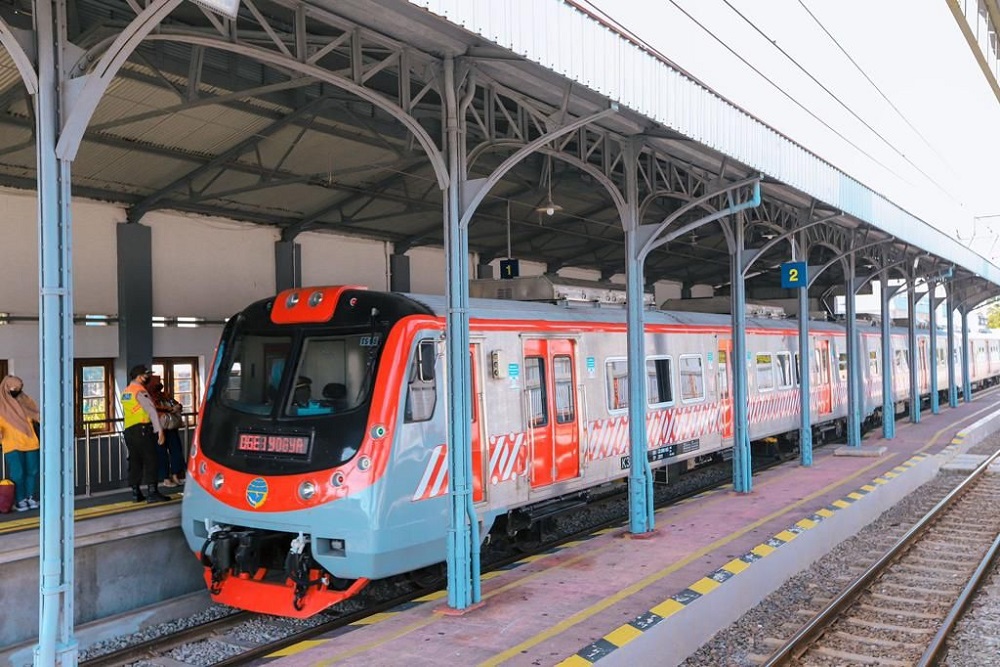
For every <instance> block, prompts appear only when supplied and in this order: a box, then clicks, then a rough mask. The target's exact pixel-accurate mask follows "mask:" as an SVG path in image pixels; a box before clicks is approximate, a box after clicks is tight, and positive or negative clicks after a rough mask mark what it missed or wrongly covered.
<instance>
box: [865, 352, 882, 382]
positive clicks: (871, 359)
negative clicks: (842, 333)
mask: <svg viewBox="0 0 1000 667" xmlns="http://www.w3.org/2000/svg"><path fill="white" fill-rule="evenodd" d="M880 373H881V371H880V370H879V367H878V353H877V352H876V351H875V350H870V351H869V352H868V374H869V375H872V376H875V375H879V374H880Z"/></svg>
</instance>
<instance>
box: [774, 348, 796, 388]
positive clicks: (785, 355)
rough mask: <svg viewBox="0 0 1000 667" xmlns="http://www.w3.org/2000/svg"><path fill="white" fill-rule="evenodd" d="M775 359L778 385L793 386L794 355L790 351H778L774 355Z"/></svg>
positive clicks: (783, 386) (782, 386) (781, 386)
mask: <svg viewBox="0 0 1000 667" xmlns="http://www.w3.org/2000/svg"><path fill="white" fill-rule="evenodd" d="M774 361H775V362H776V365H775V370H776V371H777V373H778V387H780V388H781V389H788V388H789V387H791V386H792V355H791V354H790V353H789V352H778V353H777V354H775V355H774Z"/></svg>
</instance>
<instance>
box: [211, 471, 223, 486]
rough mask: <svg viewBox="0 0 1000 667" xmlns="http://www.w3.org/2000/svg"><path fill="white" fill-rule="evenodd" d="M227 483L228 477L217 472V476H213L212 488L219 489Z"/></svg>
mask: <svg viewBox="0 0 1000 667" xmlns="http://www.w3.org/2000/svg"><path fill="white" fill-rule="evenodd" d="M225 483H226V478H225V477H224V476H223V475H222V473H221V472H217V473H215V477H213V478H212V488H213V489H215V490H216V491H218V490H219V489H221V488H222V485H223V484H225Z"/></svg>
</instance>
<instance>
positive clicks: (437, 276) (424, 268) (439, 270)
mask: <svg viewBox="0 0 1000 667" xmlns="http://www.w3.org/2000/svg"><path fill="white" fill-rule="evenodd" d="M406 254H407V255H409V257H410V291H412V292H414V293H416V294H444V288H445V284H446V281H445V268H446V264H447V262H446V260H445V256H444V249H443V248H414V249H413V250H411V251H410V252H408V253H406ZM469 275H470V276H472V277H475V275H476V270H475V267H472V268H470V273H469Z"/></svg>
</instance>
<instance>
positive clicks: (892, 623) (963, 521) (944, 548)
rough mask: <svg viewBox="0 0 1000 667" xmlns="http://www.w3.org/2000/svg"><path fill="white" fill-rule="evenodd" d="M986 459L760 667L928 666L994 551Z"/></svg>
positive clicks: (997, 489) (997, 520)
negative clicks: (834, 666)
mask: <svg viewBox="0 0 1000 667" xmlns="http://www.w3.org/2000/svg"><path fill="white" fill-rule="evenodd" d="M998 457H1000V452H997V453H995V454H994V455H993V456H991V457H989V458H988V459H987V460H986V461H985V462H984V463H983V464H982V465H981V466H979V467H978V468H977V469H976V470H975V471H973V472H972V473H971V474H970V475H969V476H968V477H967V478H966V479H965V480H964V481H963V482H962V483H961V484H959V485H958V486H957V487H956V488H955V490H954V491H952V492H951V493H950V494H948V496H946V497H945V498H944V499H942V500H941V501H940V502H939V503H938V504H937V505H936V506H935V507H934V508H933V509H931V511H930V512H928V513H927V514H926V515H925V516H924V517H923V518H922V519H921V520H920V521H918V522H917V523H916V524H915V525H914V526H913V527H912V528H911V529H910V530H909V531H907V532H906V533H905V534H904V535H903V536H902V537H901V538H900V539H899V540H898V541H897V542H896V543H895V544H894V545H893V546H892V547H891V548H890V549H889V550H888V551H887V552H886V553H885V554H884V555H882V556H881V557H880V558H879V559H878V560H877V561H876V562H875V564H874V565H872V566H871V567H869V568H868V569H867V570H865V571H864V572H863V573H862V574H861V575H860V576H858V577H857V578H856V579H855V580H854V581H853V582H851V583H850V585H848V586H847V588H845V589H844V591H843V592H842V593H841V594H839V595H837V596H836V597H835V598H834V599H833V600H831V601H830V602H829V603H828V604H827V605H826V607H824V608H823V609H822V611H820V612H819V613H818V614H816V615H815V616H814V617H813V618H812V619H810V620H809V621H808V622H807V623H806V624H805V625H804V626H802V627H801V628H800V629H799V630H798V631H797V632H796V633H795V634H794V635H793V636H792V637H791V638H790V639H789V640H787V641H786V642H785V643H784V644H783V645H781V647H780V648H779V649H777V651H775V652H774V653H773V654H772V655H771V656H770V657H769V658H768V659H767V660H766V662H765V663H764V664H765V667H777V666H778V665H810V666H826V665H831V666H832V665H837V666H838V667H841V666H844V665H886V666H891V667H903V666H904V665H930V664H934V660H935V658H936V656H938V654H939V653H940V652H941V651H942V649H943V647H944V644H945V640H946V638H947V636H948V634H949V632H950V631H951V629H952V627H953V626H954V624H955V623H956V622H957V620H958V618H959V617H960V616H961V614H962V611H963V610H964V609H965V607H966V605H967V604H968V603H969V601H970V599H971V598H972V597H973V595H974V593H975V590H976V588H977V587H978V585H979V583H980V581H981V580H982V579H983V578H984V577H985V576H986V574H988V573H989V571H990V570H991V567H992V563H993V561H994V559H995V557H996V555H997V552H998V547H1000V537H998V535H1000V513H997V512H996V511H995V508H996V507H997V504H998V503H1000V475H996V474H990V473H988V472H987V470H988V467H989V465H990V464H991V463H992V462H994V461H995V460H996V459H997V458H998Z"/></svg>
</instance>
